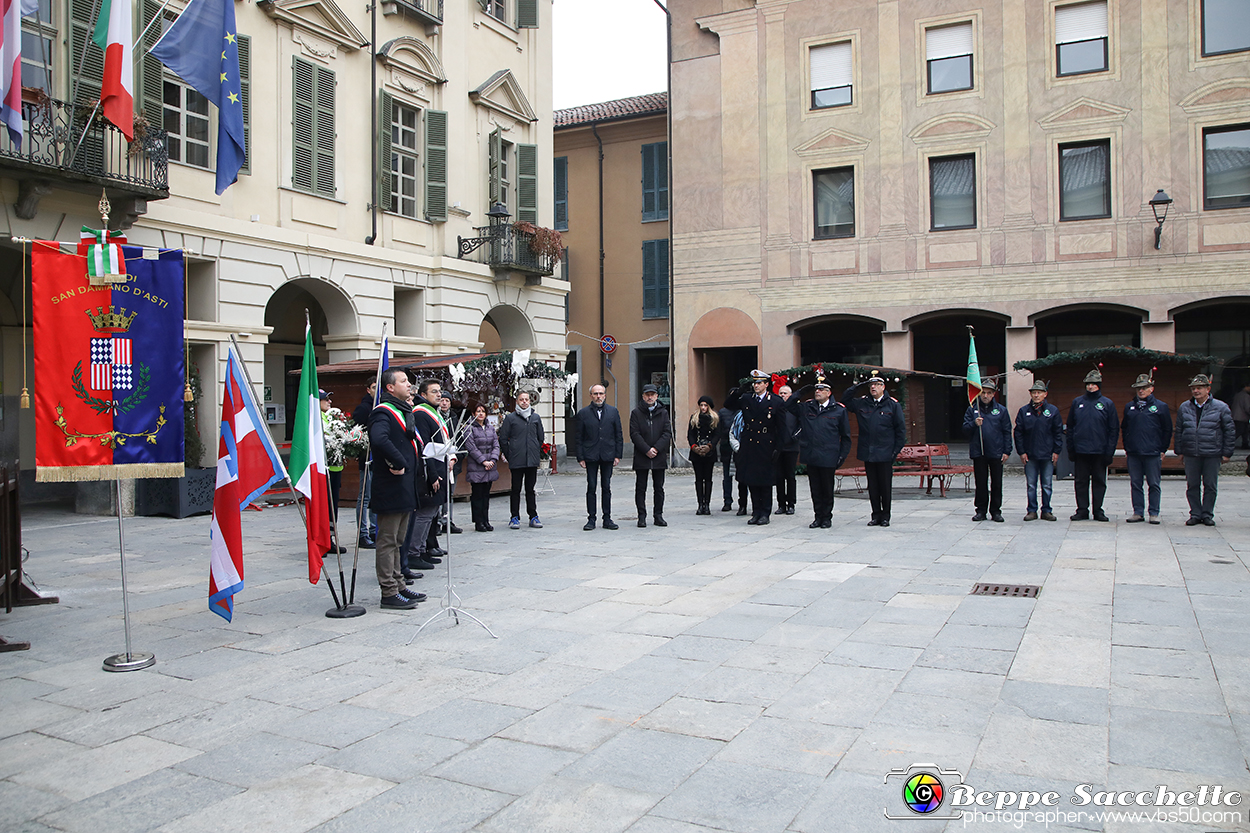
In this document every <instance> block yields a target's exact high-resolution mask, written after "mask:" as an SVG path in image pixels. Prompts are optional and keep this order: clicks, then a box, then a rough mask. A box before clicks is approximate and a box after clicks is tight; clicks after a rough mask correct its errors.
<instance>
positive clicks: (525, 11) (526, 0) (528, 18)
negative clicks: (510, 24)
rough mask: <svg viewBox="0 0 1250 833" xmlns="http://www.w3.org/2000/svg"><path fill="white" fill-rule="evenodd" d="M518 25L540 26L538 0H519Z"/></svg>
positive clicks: (519, 27) (520, 27)
mask: <svg viewBox="0 0 1250 833" xmlns="http://www.w3.org/2000/svg"><path fill="white" fill-rule="evenodd" d="M516 27H517V28H518V29H537V28H538V0H517V4H516Z"/></svg>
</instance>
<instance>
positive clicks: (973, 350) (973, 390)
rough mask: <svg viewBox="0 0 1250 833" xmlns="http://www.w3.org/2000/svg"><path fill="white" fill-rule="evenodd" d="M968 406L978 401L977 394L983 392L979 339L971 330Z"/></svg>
mask: <svg viewBox="0 0 1250 833" xmlns="http://www.w3.org/2000/svg"><path fill="white" fill-rule="evenodd" d="M967 381H968V404H969V405H971V404H972V403H973V402H974V401H976V398H977V394H979V393H980V392H981V365H980V364H979V363H978V362H977V339H976V336H974V335H973V334H972V332H971V330H969V332H968V377H967Z"/></svg>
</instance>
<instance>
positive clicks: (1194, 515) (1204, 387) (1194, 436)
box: [1176, 373, 1237, 526]
mask: <svg viewBox="0 0 1250 833" xmlns="http://www.w3.org/2000/svg"><path fill="white" fill-rule="evenodd" d="M1189 392H1190V393H1191V394H1192V397H1191V398H1189V399H1186V400H1185V401H1184V402H1182V403H1181V406H1180V407H1179V408H1177V409H1176V453H1177V454H1179V455H1181V456H1182V457H1184V458H1185V484H1186V488H1185V497H1186V498H1187V499H1188V501H1189V520H1187V521H1185V526H1197V525H1198V524H1206V525H1207V526H1215V495H1216V482H1217V481H1218V480H1219V477H1220V463H1227V462H1228V460H1229V458H1231V457H1232V456H1233V450H1234V448H1235V447H1236V442H1235V439H1234V438H1235V437H1236V436H1237V432H1236V429H1235V428H1234V427H1233V412H1232V411H1231V410H1230V409H1229V407H1228V406H1227V405H1225V404H1224V403H1223V402H1221V401H1220V400H1218V399H1216V398H1215V397H1213V396H1212V395H1211V379H1210V378H1209V377H1207V375H1206V374H1203V373H1199V374H1198V375H1197V376H1195V377H1194V378H1192V379H1190V380H1189Z"/></svg>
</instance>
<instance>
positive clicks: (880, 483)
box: [841, 370, 907, 526]
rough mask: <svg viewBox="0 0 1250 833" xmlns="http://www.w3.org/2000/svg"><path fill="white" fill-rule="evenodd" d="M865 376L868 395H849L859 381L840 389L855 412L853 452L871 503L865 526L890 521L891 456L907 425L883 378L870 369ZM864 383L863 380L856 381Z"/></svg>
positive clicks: (900, 444) (904, 438)
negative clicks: (856, 431)
mask: <svg viewBox="0 0 1250 833" xmlns="http://www.w3.org/2000/svg"><path fill="white" fill-rule="evenodd" d="M872 374H873V375H872V377H871V378H870V379H868V381H867V385H868V395H867V396H860V397H857V398H852V397H851V394H853V393H854V392H855V389H856V388H858V387H859V384H855V385H851V386H850V387H849V388H847V389H846V390H844V391H843V392H842V397H841V399H842V404H844V405H846V409H847V410H848V411H850V412H851V413H853V414H855V420H856V421H857V422H858V423H859V438H858V439H859V444H858V447H857V448H856V452H855V456H856V457H858V458H859V459H860V461H861V462H863V464H864V472H865V474H866V475H867V477H868V502H869V503H870V504H872V520H870V521H869V522H868V525H869V526H889V525H890V498H891V496H892V494H893V485H894V482H893V480H894V458H896V457H898V453H899V452H900V451H902V450H903V446H904V445H905V444H906V443H907V425H906V423H905V421H904V419H905V418H904V416H903V406H902V405H900V404H898V400H896V399H894V398H893V397H890V396H887V395H886V392H885V379H883V378H881V377H880V376H878V375H877V371H875V370H874V371H873V372H872ZM860 384H864V383H862V382H861V383H860Z"/></svg>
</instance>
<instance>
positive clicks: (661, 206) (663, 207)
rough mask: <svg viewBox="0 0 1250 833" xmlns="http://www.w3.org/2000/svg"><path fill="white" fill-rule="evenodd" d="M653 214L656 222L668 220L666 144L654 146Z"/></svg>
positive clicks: (661, 143) (660, 143)
mask: <svg viewBox="0 0 1250 833" xmlns="http://www.w3.org/2000/svg"><path fill="white" fill-rule="evenodd" d="M655 214H656V219H657V220H667V219H668V142H657V143H656V145H655ZM665 251H668V250H667V249H665Z"/></svg>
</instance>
